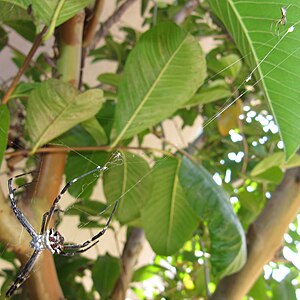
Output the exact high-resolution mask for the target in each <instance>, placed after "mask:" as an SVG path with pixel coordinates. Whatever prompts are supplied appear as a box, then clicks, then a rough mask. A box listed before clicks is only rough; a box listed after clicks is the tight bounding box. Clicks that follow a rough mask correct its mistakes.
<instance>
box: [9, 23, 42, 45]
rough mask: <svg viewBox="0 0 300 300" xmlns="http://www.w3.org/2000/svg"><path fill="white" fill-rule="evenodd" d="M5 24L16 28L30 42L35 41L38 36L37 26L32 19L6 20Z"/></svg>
mask: <svg viewBox="0 0 300 300" xmlns="http://www.w3.org/2000/svg"><path fill="white" fill-rule="evenodd" d="M5 25H7V26H9V27H11V28H12V29H14V30H15V31H16V32H17V33H18V34H20V35H21V36H22V37H23V38H25V39H27V40H28V41H30V42H33V41H34V39H35V37H36V28H35V26H34V24H33V22H32V21H28V20H11V21H6V22H5Z"/></svg>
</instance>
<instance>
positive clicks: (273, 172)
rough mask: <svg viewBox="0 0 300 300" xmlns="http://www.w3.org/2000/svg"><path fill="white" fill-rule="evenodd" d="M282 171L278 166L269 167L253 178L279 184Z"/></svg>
mask: <svg viewBox="0 0 300 300" xmlns="http://www.w3.org/2000/svg"><path fill="white" fill-rule="evenodd" d="M283 175H284V174H283V172H282V171H281V169H280V168H278V167H271V168H269V169H267V170H265V171H264V172H262V173H260V174H257V175H256V176H255V177H254V178H253V179H254V180H255V181H258V182H270V183H274V184H279V183H280V182H281V180H282V178H283Z"/></svg>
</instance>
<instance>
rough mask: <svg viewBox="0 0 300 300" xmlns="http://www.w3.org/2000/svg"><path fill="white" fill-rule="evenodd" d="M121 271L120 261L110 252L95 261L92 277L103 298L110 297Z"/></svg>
mask: <svg viewBox="0 0 300 300" xmlns="http://www.w3.org/2000/svg"><path fill="white" fill-rule="evenodd" d="M120 272H121V266H120V261H119V260H118V259H117V258H115V257H112V256H110V255H108V254H106V255H105V256H100V257H98V259H97V260H96V261H95V264H94V267H93V270H92V278H93V282H94V288H95V289H96V290H97V292H98V293H99V294H100V295H101V299H108V297H109V295H110V294H111V292H112V290H113V287H114V285H115V283H116V281H117V279H118V276H119V274H120Z"/></svg>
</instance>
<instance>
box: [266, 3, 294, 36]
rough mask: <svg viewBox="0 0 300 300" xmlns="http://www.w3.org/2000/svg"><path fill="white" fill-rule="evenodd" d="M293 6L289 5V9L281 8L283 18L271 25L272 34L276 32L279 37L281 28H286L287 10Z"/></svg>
mask: <svg viewBox="0 0 300 300" xmlns="http://www.w3.org/2000/svg"><path fill="white" fill-rule="evenodd" d="M290 6H291V5H290V4H289V5H288V6H287V7H285V6H281V7H280V12H281V18H280V19H279V20H277V21H274V22H273V23H272V24H271V27H270V30H271V32H272V34H273V33H274V31H275V34H276V35H277V36H279V35H280V28H279V26H285V25H286V23H287V10H288V8H289V7H290ZM274 24H275V30H273V26H274Z"/></svg>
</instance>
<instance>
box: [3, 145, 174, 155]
mask: <svg viewBox="0 0 300 300" xmlns="http://www.w3.org/2000/svg"><path fill="white" fill-rule="evenodd" d="M118 149H120V150H141V151H149V152H159V153H162V154H165V155H167V156H173V154H172V153H171V152H170V151H165V150H161V149H156V148H150V147H118V148H115V147H111V146H87V147H72V148H70V147H45V148H40V149H37V150H36V152H35V153H67V152H72V151H78V152H80V151H83V152H84V151H112V150H118ZM31 151H32V150H30V149H28V150H18V151H10V152H6V153H5V157H14V156H27V155H29V154H30V153H31Z"/></svg>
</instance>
